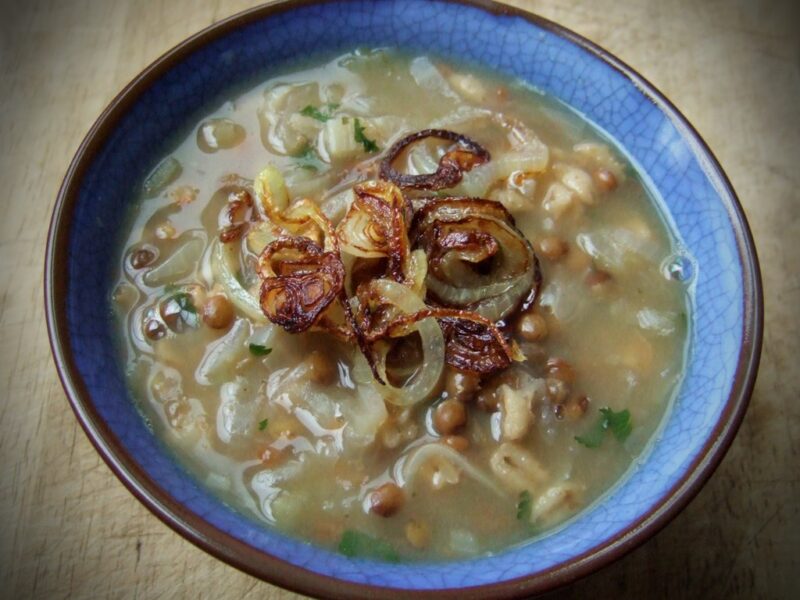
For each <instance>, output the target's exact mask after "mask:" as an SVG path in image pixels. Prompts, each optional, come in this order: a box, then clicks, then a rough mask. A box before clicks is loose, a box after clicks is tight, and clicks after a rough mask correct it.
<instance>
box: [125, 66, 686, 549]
mask: <svg viewBox="0 0 800 600" xmlns="http://www.w3.org/2000/svg"><path fill="white" fill-rule="evenodd" d="M427 130H433V131H432V132H431V131H427ZM417 132H421V133H419V134H418V135H413V134H417ZM409 136H410V137H409ZM478 199H482V200H478ZM678 250H679V248H678V246H677V244H676V242H675V240H673V239H672V238H671V237H670V234H669V232H668V229H667V226H666V225H665V223H664V222H663V221H662V220H661V218H660V217H659V214H658V212H657V210H656V208H655V205H654V203H653V202H652V200H651V199H650V197H649V196H648V193H647V191H646V189H645V187H644V186H643V185H642V183H641V181H640V180H639V178H638V177H637V175H636V173H635V172H634V171H633V170H632V169H631V167H630V165H629V164H628V163H627V162H626V160H625V158H624V157H623V156H622V155H621V154H620V153H619V152H618V151H617V150H615V149H614V148H613V147H612V146H611V145H610V144H609V143H608V142H607V141H605V140H604V139H603V138H602V137H601V136H599V135H598V134H597V132H596V131H595V130H594V129H592V128H591V127H590V126H589V125H588V124H587V123H585V122H584V121H582V120H581V119H580V118H579V117H577V116H576V115H574V114H573V113H571V112H570V111H568V110H566V109H565V108H563V107H561V106H559V105H558V104H556V103H554V102H553V101H551V100H548V99H547V98H545V97H543V96H542V95H540V94H538V93H536V92H534V91H533V90H531V89H530V88H527V87H525V86H524V85H522V84H521V83H519V82H515V81H509V80H505V79H499V78H497V77H495V76H492V75H489V74H486V73H482V72H479V71H473V70H468V69H465V68H463V67H460V66H455V65H450V64H446V63H443V62H440V61H438V60H436V59H433V58H430V57H426V56H407V55H404V54H402V53H399V52H395V51H392V50H370V51H364V50H359V51H355V52H353V53H349V54H347V55H344V56H340V57H337V58H336V59H334V60H332V61H331V62H328V63H326V64H322V65H321V66H315V67H313V68H305V67H304V68H302V69H298V70H296V71H294V72H291V73H287V74H284V75H281V76H279V77H275V78H272V79H270V80H268V81H267V82H266V83H263V84H260V85H258V86H257V87H255V88H254V89H252V90H249V91H247V92H245V93H243V94H241V95H237V96H236V97H232V98H231V99H230V101H228V102H226V103H225V104H223V105H222V106H220V107H219V108H218V109H217V110H215V111H214V112H212V113H210V114H208V115H207V117H206V118H204V119H203V121H202V122H200V123H198V124H197V126H196V128H195V129H194V130H193V131H192V133H191V135H189V136H188V137H187V138H186V139H184V140H182V141H180V142H179V143H178V144H177V145H176V147H175V149H174V152H172V153H171V154H170V155H169V156H167V157H165V158H164V159H163V160H162V161H161V162H160V163H159V165H158V166H157V167H156V168H155V170H154V171H153V172H152V173H151V174H150V175H149V176H148V177H147V179H146V180H145V181H144V182H143V185H142V190H141V200H140V202H138V203H137V204H136V206H135V211H134V213H133V215H132V217H131V226H130V231H129V235H128V237H127V239H126V240H125V241H124V247H123V248H122V249H121V252H120V259H119V272H118V273H117V277H118V281H117V284H116V287H115V288H114V296H113V303H114V305H115V308H116V311H117V315H118V317H119V318H118V320H117V323H118V333H119V339H120V352H121V355H122V360H123V361H124V363H125V365H126V369H127V375H128V378H129V383H130V387H131V389H132V392H133V396H134V397H135V398H136V399H137V401H138V402H139V403H140V406H141V410H142V412H143V413H144V415H145V416H146V418H147V419H148V420H149V422H150V423H151V425H152V429H153V430H154V432H155V434H156V435H157V436H158V437H159V438H161V439H162V440H163V441H164V443H165V444H166V445H167V446H169V447H170V448H171V449H172V450H173V451H174V453H175V455H176V456H177V457H178V459H179V460H180V461H181V462H182V463H183V464H185V465H186V467H187V468H188V469H189V470H190V471H192V472H193V473H195V474H196V476H197V477H198V478H199V479H200V480H202V481H204V482H205V484H206V485H207V486H209V487H210V488H212V489H213V490H214V491H215V492H216V493H218V494H219V495H220V496H221V497H222V498H223V499H224V500H225V501H226V502H227V503H229V504H230V505H231V506H234V507H235V508H237V509H239V510H241V511H243V512H246V513H248V514H250V515H252V516H254V517H256V518H257V519H260V520H262V521H264V522H267V523H269V524H271V525H274V526H276V527H278V528H280V529H281V530H284V531H286V532H289V533H291V534H292V535H296V536H298V537H300V538H303V539H306V540H310V541H312V542H314V543H317V544H320V545H323V546H326V547H330V548H332V549H335V550H338V551H340V552H342V553H344V554H347V555H350V556H370V557H374V558H379V559H384V560H399V559H402V560H414V559H452V558H458V557H463V556H471V555H477V554H482V553H488V552H493V551H497V550H499V549H502V548H504V547H507V546H509V545H511V544H514V543H518V542H520V541H523V540H526V539H529V538H531V537H533V536H536V535H541V534H544V533H546V532H547V531H549V530H551V529H552V528H554V527H556V526H557V525H559V524H560V523H562V522H564V521H565V520H566V519H568V518H569V517H570V516H572V515H574V514H576V513H577V512H578V511H580V510H582V509H583V508H585V507H587V506H588V505H589V504H590V503H592V502H593V501H594V500H595V499H597V498H598V497H599V496H600V495H601V494H603V493H604V492H605V491H607V490H608V489H609V488H610V487H611V486H613V485H614V484H615V483H616V482H618V481H619V480H620V478H621V477H622V476H623V475H624V474H625V472H626V471H627V470H628V469H630V468H632V465H633V464H634V463H635V461H636V459H637V457H639V456H640V455H641V454H642V452H643V451H644V450H645V449H646V446H647V444H648V442H649V440H650V439H651V438H652V437H653V436H654V435H655V432H656V430H657V428H658V425H659V422H660V421H661V419H662V417H663V415H664V413H665V410H666V409H667V407H668V405H669V402H670V399H671V397H672V395H673V392H674V390H675V388H676V386H677V383H678V382H679V380H680V377H681V369H682V365H683V357H684V350H685V345H686V339H687V331H686V327H687V325H686V323H687V310H688V305H689V303H688V296H687V290H686V287H685V285H684V284H683V283H681V281H680V277H676V272H677V269H676V267H675V266H674V265H675V263H674V262H673V261H674V257H675V256H676V255H677V252H678Z"/></svg>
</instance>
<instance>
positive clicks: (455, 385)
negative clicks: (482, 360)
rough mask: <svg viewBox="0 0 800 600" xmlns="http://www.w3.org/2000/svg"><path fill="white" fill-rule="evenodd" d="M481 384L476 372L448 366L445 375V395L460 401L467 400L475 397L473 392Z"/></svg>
mask: <svg viewBox="0 0 800 600" xmlns="http://www.w3.org/2000/svg"><path fill="white" fill-rule="evenodd" d="M480 385H481V378H480V376H478V374H477V373H470V372H469V371H460V370H459V369H454V368H448V370H447V375H446V376H445V391H446V392H447V397H448V398H452V399H455V400H458V401H460V402H469V401H470V400H472V399H473V398H474V397H475V393H476V392H477V391H478V388H479V387H480Z"/></svg>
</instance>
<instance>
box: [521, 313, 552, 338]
mask: <svg viewBox="0 0 800 600" xmlns="http://www.w3.org/2000/svg"><path fill="white" fill-rule="evenodd" d="M517 333H518V334H519V335H520V337H521V338H522V339H524V340H526V341H528V342H538V341H540V340H543V339H544V338H545V337H547V321H545V320H544V317H543V316H542V315H539V314H536V313H532V312H528V313H525V314H524V315H522V317H520V319H519V321H517Z"/></svg>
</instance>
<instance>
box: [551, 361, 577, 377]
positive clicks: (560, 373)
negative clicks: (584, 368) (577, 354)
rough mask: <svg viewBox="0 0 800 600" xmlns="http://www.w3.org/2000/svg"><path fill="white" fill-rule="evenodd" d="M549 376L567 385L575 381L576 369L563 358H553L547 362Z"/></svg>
mask: <svg viewBox="0 0 800 600" xmlns="http://www.w3.org/2000/svg"><path fill="white" fill-rule="evenodd" d="M547 375H548V377H551V378H553V379H559V380H561V381H563V382H565V383H573V382H574V381H575V369H574V368H573V367H572V365H571V364H569V363H568V362H567V361H566V360H564V359H563V358H558V357H553V358H550V359H548V360H547Z"/></svg>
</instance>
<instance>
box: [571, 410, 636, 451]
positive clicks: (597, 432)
mask: <svg viewBox="0 0 800 600" xmlns="http://www.w3.org/2000/svg"><path fill="white" fill-rule="evenodd" d="M632 430H633V425H631V413H630V411H629V410H628V409H627V408H626V409H625V410H621V411H619V412H614V411H613V410H611V409H610V408H608V407H606V408H601V409H600V419H599V420H598V421H597V423H595V425H594V427H592V428H591V429H590V430H589V431H588V432H586V434H584V435H578V436H575V440H576V441H577V442H579V443H581V444H583V445H584V446H586V447H587V448H597V447H598V446H600V444H602V443H603V438H604V437H605V433H606V431H611V433H612V435H613V436H614V437H615V438H617V441H618V442H624V441H625V440H627V439H628V436H629V435H630V434H631V431H632Z"/></svg>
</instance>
